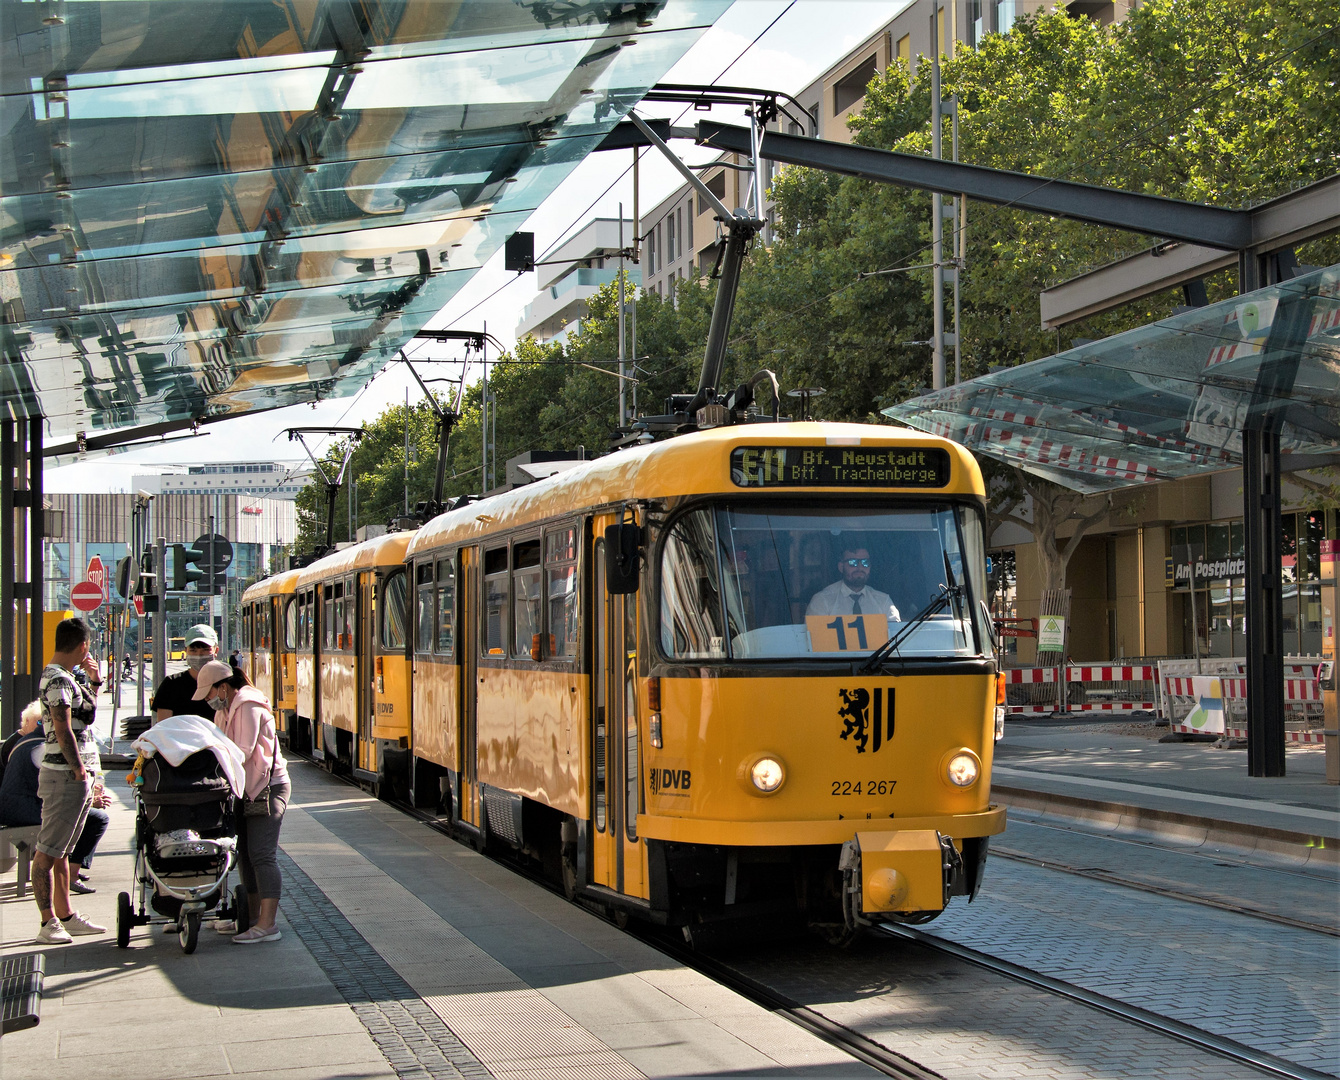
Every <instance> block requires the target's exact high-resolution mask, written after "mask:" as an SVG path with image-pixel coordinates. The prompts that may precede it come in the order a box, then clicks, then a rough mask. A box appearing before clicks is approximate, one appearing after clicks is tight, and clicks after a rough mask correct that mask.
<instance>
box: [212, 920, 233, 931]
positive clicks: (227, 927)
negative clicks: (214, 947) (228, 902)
mask: <svg viewBox="0 0 1340 1080" xmlns="http://www.w3.org/2000/svg"><path fill="white" fill-rule="evenodd" d="M214 929H215V930H217V931H218V932H219V933H220V934H236V933H237V923H235V922H234V921H233V920H232V919H220V920H219V921H218V922H216V923H215V924H214Z"/></svg>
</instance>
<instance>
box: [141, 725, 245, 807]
mask: <svg viewBox="0 0 1340 1080" xmlns="http://www.w3.org/2000/svg"><path fill="white" fill-rule="evenodd" d="M130 745H131V746H132V747H133V748H134V749H135V750H137V751H138V752H139V753H141V754H143V755H144V756H145V757H146V758H151V757H153V756H154V755H155V754H162V755H163V757H164V759H166V760H167V762H168V763H169V764H170V765H180V764H181V763H182V762H183V761H185V760H186V759H187V758H188V757H190V756H191V755H192V754H197V753H199V752H200V751H201V750H209V751H212V752H213V754H214V756H215V757H216V758H218V759H219V764H220V765H221V766H222V767H223V773H224V775H225V776H226V777H228V783H229V784H230V785H231V786H232V789H233V794H234V795H236V796H237V797H238V798H239V799H240V798H241V797H242V790H243V786H244V785H245V783H246V772H245V770H244V767H243V766H244V764H245V762H246V758H244V757H243V756H242V751H241V750H240V749H239V748H238V746H237V744H236V743H235V742H233V740H232V739H230V738H228V736H227V735H225V734H224V733H223V732H222V731H220V730H219V729H218V728H217V727H216V726H215V725H214V724H212V723H210V721H208V720H206V719H205V718H204V717H203V716H191V715H182V716H169V717H168V718H167V719H166V720H160V721H158V723H156V724H155V725H154V726H153V727H151V728H149V730H148V731H146V732H145V733H144V734H143V735H141V736H140V737H139V738H138V739H136V740H135V741H134V742H133V743H131V744H130Z"/></svg>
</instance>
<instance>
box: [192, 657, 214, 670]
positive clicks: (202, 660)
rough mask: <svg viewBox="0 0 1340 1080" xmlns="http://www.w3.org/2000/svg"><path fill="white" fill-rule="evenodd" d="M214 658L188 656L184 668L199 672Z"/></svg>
mask: <svg viewBox="0 0 1340 1080" xmlns="http://www.w3.org/2000/svg"><path fill="white" fill-rule="evenodd" d="M213 659H214V658H213V657H212V656H188V657H187V658H186V666H187V667H188V668H190V669H191V670H192V671H199V670H200V669H201V668H202V667H204V666H205V665H206V664H208V663H209V662H210V661H211V660H213Z"/></svg>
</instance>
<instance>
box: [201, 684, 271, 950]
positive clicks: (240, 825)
mask: <svg viewBox="0 0 1340 1080" xmlns="http://www.w3.org/2000/svg"><path fill="white" fill-rule="evenodd" d="M195 699H196V700H197V701H202V702H207V703H208V704H209V706H210V708H211V709H213V710H214V721H215V723H217V724H218V725H219V727H220V728H222V729H223V733H224V734H225V735H226V736H228V738H229V739H231V740H232V741H233V742H234V743H236V744H237V746H238V748H239V749H241V751H242V754H243V755H244V757H245V759H246V762H245V768H246V792H245V794H246V799H245V801H244V802H243V803H242V804H240V805H239V807H238V811H237V865H238V871H239V872H240V873H241V875H242V885H243V887H244V888H245V889H246V890H247V901H248V903H247V910H248V911H250V912H251V919H252V927H251V929H250V930H247V931H246V932H245V933H241V934H235V936H234V937H233V941H234V942H236V943H237V944H238V945H253V944H256V943H258V942H262V941H278V940H279V927H277V926H276V925H275V916H276V915H277V913H278V911H279V892H280V876H279V862H278V859H277V852H278V849H279V828H280V826H281V825H282V824H283V822H284V809H285V808H286V807H287V806H288V797H289V791H290V790H291V789H290V786H289V779H288V766H287V765H286V764H285V763H284V755H283V754H281V753H280V752H279V738H278V736H277V735H276V734H275V718H274V713H272V712H271V711H270V703H269V702H268V701H266V700H265V695H264V694H262V693H261V692H260V691H259V690H257V689H256V688H255V687H254V686H252V685H251V684H250V683H248V682H247V677H246V676H245V675H243V674H242V672H240V671H235V670H234V669H233V668H231V667H229V665H227V664H225V663H223V662H222V661H220V660H211V661H209V662H208V663H207V664H205V666H204V667H202V668H201V669H200V671H199V672H198V673H197V675H196V691H195ZM216 928H217V929H218V930H219V932H220V933H230V932H233V933H235V931H236V929H237V927H236V926H234V925H232V924H231V923H223V922H220V923H217V924H216Z"/></svg>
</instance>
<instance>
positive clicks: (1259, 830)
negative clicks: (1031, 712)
mask: <svg viewBox="0 0 1340 1080" xmlns="http://www.w3.org/2000/svg"><path fill="white" fill-rule="evenodd" d="M1166 730H1167V729H1166V728H1155V727H1154V726H1153V725H1152V723H1144V724H1141V723H1138V722H1132V721H1130V720H1125V721H1097V720H1094V721H1088V720H1082V719H1078V718H1072V719H1064V718H1063V719H1059V720H1053V721H1041V722H1039V721H1033V722H1021V721H1011V722H1010V723H1008V724H1007V725H1006V728H1005V738H1004V740H1003V741H1001V742H1000V743H998V744H997V746H996V761H995V766H994V769H993V774H992V778H993V781H994V785H995V788H994V790H996V791H997V792H998V793H999V797H1000V799H1001V801H1003V802H1004V803H1005V804H1006V805H1016V806H1018V805H1026V806H1028V807H1029V808H1030V809H1032V810H1035V811H1043V810H1045V811H1048V812H1052V813H1055V814H1057V815H1059V816H1067V817H1073V816H1087V817H1089V818H1091V819H1093V820H1104V819H1105V820H1108V821H1109V822H1110V824H1111V825H1112V826H1114V827H1118V828H1121V829H1123V830H1147V831H1152V832H1156V833H1158V834H1160V835H1162V836H1165V837H1178V836H1180V837H1181V838H1182V840H1183V841H1184V842H1186V843H1188V844H1205V843H1207V842H1208V843H1224V844H1232V845H1233V846H1235V847H1239V848H1243V849H1247V850H1250V849H1253V848H1256V849H1259V850H1260V851H1261V852H1263V853H1275V854H1281V855H1293V856H1302V857H1304V858H1306V859H1310V860H1311V861H1316V862H1319V863H1330V864H1332V865H1335V864H1338V863H1340V787H1337V786H1335V785H1331V784H1327V783H1326V782H1325V756H1324V751H1323V749H1322V748H1321V747H1320V746H1297V747H1289V748H1288V750H1287V752H1286V755H1285V769H1286V772H1287V775H1285V776H1283V777H1251V776H1248V775H1247V752H1246V751H1245V750H1225V749H1220V748H1218V747H1216V746H1214V745H1212V744H1209V743H1160V742H1158V740H1157V735H1159V734H1162V733H1163V732H1165V731H1166ZM1132 732H1139V734H1132ZM1068 804H1069V805H1068Z"/></svg>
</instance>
